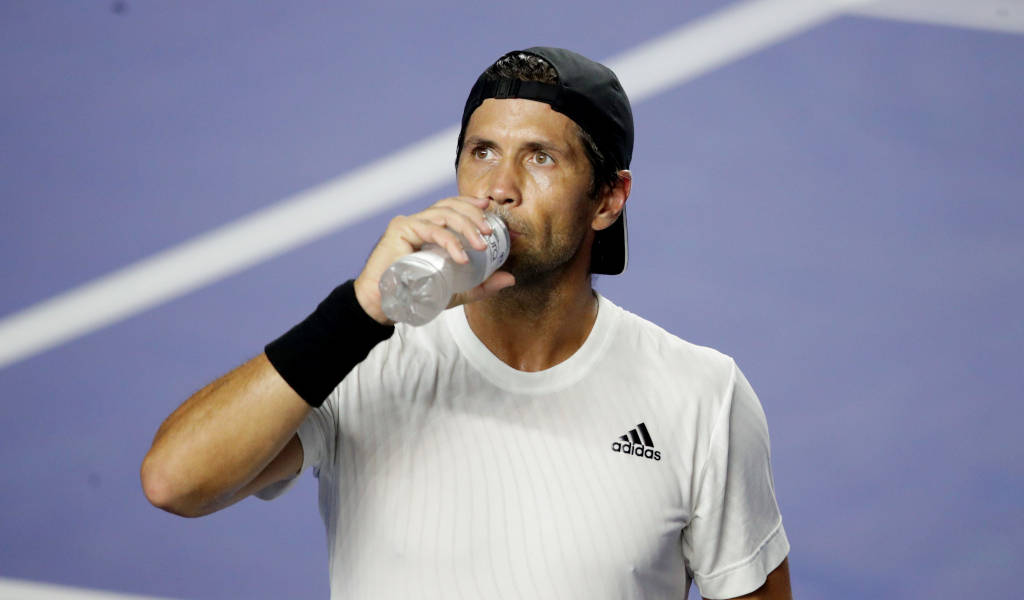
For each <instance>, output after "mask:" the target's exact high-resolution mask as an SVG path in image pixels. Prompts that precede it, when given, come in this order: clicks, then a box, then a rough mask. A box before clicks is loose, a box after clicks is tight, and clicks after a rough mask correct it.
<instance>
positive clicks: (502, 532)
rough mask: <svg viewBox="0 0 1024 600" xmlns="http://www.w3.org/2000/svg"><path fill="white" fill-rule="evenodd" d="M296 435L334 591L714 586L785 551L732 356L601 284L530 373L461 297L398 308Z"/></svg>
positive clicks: (637, 590) (632, 591)
mask: <svg viewBox="0 0 1024 600" xmlns="http://www.w3.org/2000/svg"><path fill="white" fill-rule="evenodd" d="M641 424H642V427H640V426H641ZM299 437H300V440H301V442H302V447H303V452H304V459H303V463H304V464H303V467H304V468H305V467H307V466H309V467H313V469H314V474H315V475H316V476H317V477H318V478H319V485H320V492H319V499H320V511H321V514H322V516H323V519H324V522H325V524H326V527H327V540H328V554H329V561H330V580H331V594H332V598H335V599H342V598H375V599H389V598H396V599H398V598H401V599H412V598H445V599H451V598H558V599H571V598H580V599H584V598H586V599H588V600H594V599H602V598H607V599H609V600H611V599H616V600H619V599H623V598H676V599H680V598H685V596H686V591H687V589H688V588H689V584H690V581H691V579H694V580H696V582H697V584H698V586H699V587H700V590H701V593H702V594H703V595H704V596H706V597H710V598H727V597H733V596H738V595H742V594H745V593H748V592H750V591H753V590H754V589H756V588H757V587H759V586H760V585H761V583H762V582H763V581H764V578H765V576H766V575H767V573H769V572H770V571H771V570H772V569H774V568H775V567H776V566H777V565H778V564H779V563H781V562H782V560H783V559H784V558H785V557H786V555H787V554H788V552H789V543H788V541H787V539H786V535H785V531H784V530H783V527H782V520H781V516H780V514H779V510H778V506H777V503H776V500H775V494H774V488H773V483H772V476H771V464H770V451H769V443H768V430H767V425H766V422H765V417H764V412H763V411H762V408H761V405H760V403H759V402H758V399H757V397H756V395H755V394H754V392H753V390H752V389H751V387H750V385H749V384H748V383H747V381H746V379H745V378H744V377H743V375H742V373H741V372H740V371H739V369H738V368H737V367H736V365H735V363H734V362H733V360H732V359H731V358H729V357H728V356H725V355H723V354H721V353H719V352H717V351H715V350H712V349H709V348H704V347H700V346H696V345H693V344H690V343H688V342H685V341H683V340H681V339H679V338H677V337H675V336H673V335H671V334H669V333H667V332H665V331H664V330H662V329H660V328H659V327H657V326H656V325H653V324H652V323H650V322H648V321H645V320H643V319H641V318H639V317H637V316H636V315H633V314H631V313H629V312H627V311H625V310H622V309H621V308H619V307H617V306H615V305H614V304H613V303H612V302H611V301H609V300H607V299H605V298H603V297H602V298H600V299H599V309H598V317H597V321H596V323H595V325H594V328H593V330H592V331H591V333H590V335H589V337H588V338H587V340H586V342H585V343H584V344H583V346H582V347H580V348H579V350H578V351H577V352H576V353H575V354H573V356H571V357H570V358H569V359H567V360H566V361H564V362H562V363H560V364H558V365H556V366H554V367H552V368H550V369H547V370H545V371H541V372H536V373H526V372H521V371H517V370H515V369H513V368H512V367H510V366H508V365H506V364H505V363H503V362H502V361H500V360H499V359H498V358H497V357H495V356H494V355H493V354H492V353H491V352H490V351H489V350H488V349H487V348H486V346H484V345H483V344H482V343H481V342H480V340H479V339H477V337H476V336H475V335H474V334H473V332H472V330H471V329H470V327H469V324H468V322H467V320H466V317H465V313H464V311H463V309H462V308H461V307H460V308H456V309H451V310H448V311H446V312H445V313H444V314H442V316H441V317H439V318H438V319H436V320H435V321H433V322H432V323H429V324H428V325H425V326H423V327H418V328H416V327H408V326H404V325H399V326H398V327H397V328H396V331H395V334H394V335H393V336H392V337H391V338H390V339H388V340H386V341H384V342H382V343H380V344H379V345H377V346H376V347H375V348H374V350H373V351H372V352H370V354H369V356H367V358H366V360H364V361H363V362H362V363H360V364H359V365H358V366H357V367H356V369H355V370H353V371H352V372H351V373H349V375H348V377H346V378H345V380H344V381H342V383H341V384H340V385H339V386H338V387H337V388H336V389H335V390H334V392H333V393H331V395H330V396H329V397H328V399H327V401H326V402H325V403H324V404H323V406H321V407H319V408H317V409H314V410H313V412H312V413H310V416H309V417H308V418H307V420H306V421H305V422H304V423H303V424H302V426H301V427H300V429H299ZM623 438H625V439H626V440H627V441H633V440H640V441H639V444H640V446H637V444H633V445H632V446H630V447H631V448H634V449H637V448H638V451H639V455H637V454H634V453H626V452H622V451H621V449H622V448H623ZM648 442H650V443H648ZM616 443H618V445H617V446H616ZM655 451H656V452H657V454H654V452H655ZM655 456H657V457H658V458H657V459H656V458H654V457H655ZM268 491H269V490H268Z"/></svg>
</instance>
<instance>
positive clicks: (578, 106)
mask: <svg viewBox="0 0 1024 600" xmlns="http://www.w3.org/2000/svg"><path fill="white" fill-rule="evenodd" d="M520 52H522V53H524V54H533V55H536V56H539V57H541V58H543V59H544V60H546V61H547V62H548V63H550V64H551V66H552V67H553V68H554V69H555V72H556V73H557V74H558V81H557V83H541V82H539V81H521V80H519V79H510V78H507V77H496V76H494V75H493V74H491V73H488V72H487V71H484V73H483V74H482V75H480V77H479V78H478V79H477V80H476V84H474V85H473V89H472V90H470V92H469V98H467V99H466V108H465V109H464V110H463V112H462V129H461V131H459V149H460V150H461V148H462V141H463V139H464V138H465V135H466V125H468V124H469V118H470V116H472V114H473V111H475V110H476V109H477V108H478V107H479V106H480V105H481V104H482V103H483V101H484V100H486V99H488V98H495V99H505V98H521V99H524V100H535V101H537V102H544V103H546V104H549V105H550V106H551V108H552V109H554V110H556V111H558V112H560V113H562V114H563V115H565V116H567V117H569V118H570V119H572V120H573V121H574V122H575V123H576V124H577V125H579V126H580V128H582V129H583V131H585V132H587V134H588V135H589V136H590V137H591V139H593V140H594V143H595V144H596V145H597V148H598V150H600V151H601V154H603V155H604V156H605V157H606V158H608V159H609V160H610V161H611V162H612V164H614V165H615V169H616V170H621V169H628V168H629V162H630V160H632V158H633V112H632V110H631V109H630V107H629V98H627V97H626V92H625V91H624V90H623V89H622V85H621V84H620V83H619V79H618V78H617V77H616V76H615V73H613V72H612V70H611V69H609V68H608V67H606V66H604V65H602V64H600V63H597V62H594V61H592V60H590V59H589V58H587V57H585V56H581V55H579V54H577V53H575V52H572V51H569V50H563V49H562V48H547V47H541V46H535V47H533V48H527V49H526V50H521V51H520ZM457 161H458V157H456V162H457ZM628 255H629V253H628V244H627V236H626V213H625V211H623V212H622V214H621V215H620V216H619V218H618V220H616V221H615V223H613V224H612V225H611V226H610V227H607V228H605V229H602V230H601V231H598V232H597V235H596V236H595V237H594V246H593V249H592V252H591V260H590V270H591V272H592V273H597V274H604V275H618V274H619V273H622V272H623V271H624V270H625V269H626V261H627V257H628Z"/></svg>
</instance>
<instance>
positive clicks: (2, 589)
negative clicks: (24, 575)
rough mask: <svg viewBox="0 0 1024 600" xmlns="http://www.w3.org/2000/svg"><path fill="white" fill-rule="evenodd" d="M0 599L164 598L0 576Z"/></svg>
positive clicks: (137, 599)
mask: <svg viewBox="0 0 1024 600" xmlns="http://www.w3.org/2000/svg"><path fill="white" fill-rule="evenodd" d="M0 600H165V599H162V598H157V597H155V596H132V595H129V594H118V593H115V592H102V591H99V590H86V589H82V588H74V587H67V586H63V585H53V584H50V583H36V582H34V581H24V580H19V579H7V578H4V577H0Z"/></svg>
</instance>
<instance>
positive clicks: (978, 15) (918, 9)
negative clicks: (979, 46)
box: [853, 0, 1024, 33]
mask: <svg viewBox="0 0 1024 600" xmlns="http://www.w3.org/2000/svg"><path fill="white" fill-rule="evenodd" d="M853 12H854V13H856V14H858V15H863V16H867V17H878V18H883V19H894V20H900V21H917V22H919V23H927V24H929V25H949V26H952V27H969V28H971V29H982V30H988V31H998V32H1003V33H1024V0H970V1H969V2H965V1H964V0H885V1H884V2H873V3H869V4H865V5H864V6H863V7H862V8H857V9H855V10H854V11H853Z"/></svg>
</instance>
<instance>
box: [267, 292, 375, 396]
mask: <svg viewBox="0 0 1024 600" xmlns="http://www.w3.org/2000/svg"><path fill="white" fill-rule="evenodd" d="M394 332H395V328H394V326H393V325H381V324H380V323H378V322H377V321H375V320H374V319H373V318H372V317H371V316H370V315H368V314H366V311H364V310H363V307H362V306H361V305H360V304H359V300H358V299H356V290H355V285H354V283H353V281H352V280H349V281H346V282H345V283H343V284H341V285H339V286H338V287H336V288H334V291H333V292H331V294H330V295H329V296H327V298H326V299H325V300H324V301H323V302H321V303H320V305H319V306H317V307H316V310H314V311H313V314H311V315H309V316H308V317H306V319H305V320H304V321H302V322H301V323H299V324H298V325H296V326H295V327H292V328H291V329H290V330H288V332H287V333H285V334H284V335H282V336H281V337H279V338H277V339H276V340H274V341H272V342H270V343H269V344H267V346H266V348H264V352H266V355H267V358H268V359H270V364H272V365H274V368H275V369H277V372H278V373H279V374H280V375H281V377H282V378H284V380H285V381H286V382H288V385H290V386H291V388H292V389H293V390H295V392H296V393H297V394H298V395H299V396H302V399H303V400H305V401H306V402H307V403H309V405H310V406H320V405H321V404H323V403H324V400H326V399H327V396H328V395H330V393H331V391H333V390H334V388H336V387H337V386H338V384H339V383H341V380H342V379H344V378H345V376H346V375H348V372H349V371H351V370H352V368H353V367H355V366H356V365H358V364H359V363H360V362H362V361H363V359H365V358H366V355H367V354H369V353H370V350H373V347H374V346H376V345H377V344H378V343H380V342H381V341H382V340H386V339H388V338H389V337H391V334H392V333H394Z"/></svg>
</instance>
